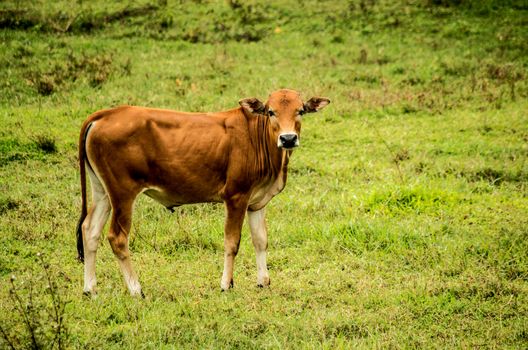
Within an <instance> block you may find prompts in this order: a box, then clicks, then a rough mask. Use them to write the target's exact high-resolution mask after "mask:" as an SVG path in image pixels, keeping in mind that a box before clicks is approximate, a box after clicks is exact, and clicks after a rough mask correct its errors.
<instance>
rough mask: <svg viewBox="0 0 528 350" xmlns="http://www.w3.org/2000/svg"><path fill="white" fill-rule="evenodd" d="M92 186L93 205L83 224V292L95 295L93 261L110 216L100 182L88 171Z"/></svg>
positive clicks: (106, 199)
mask: <svg viewBox="0 0 528 350" xmlns="http://www.w3.org/2000/svg"><path fill="white" fill-rule="evenodd" d="M88 174H89V176H90V183H91V185H92V200H93V205H92V208H91V209H90V213H89V214H88V216H87V217H86V219H85V222H84V223H83V233H84V234H83V240H84V242H83V243H84V292H85V293H88V294H92V295H93V294H95V288H96V285H97V279H96V277H95V260H96V254H97V248H98V246H99V238H100V237H101V231H102V230H103V227H104V225H105V223H106V221H107V220H108V215H109V214H110V201H109V199H108V195H107V194H106V192H105V190H104V188H103V186H102V184H101V182H100V181H99V179H97V177H96V176H95V174H94V173H93V172H92V171H90V170H89V169H88Z"/></svg>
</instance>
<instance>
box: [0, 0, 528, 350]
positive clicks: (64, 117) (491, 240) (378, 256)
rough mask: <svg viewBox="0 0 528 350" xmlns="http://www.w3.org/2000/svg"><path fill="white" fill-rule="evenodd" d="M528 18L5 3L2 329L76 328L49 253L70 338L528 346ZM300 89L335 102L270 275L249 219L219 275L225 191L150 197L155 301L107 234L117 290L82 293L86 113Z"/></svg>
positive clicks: (129, 343)
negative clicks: (218, 197) (202, 198)
mask: <svg viewBox="0 0 528 350" xmlns="http://www.w3.org/2000/svg"><path fill="white" fill-rule="evenodd" d="M66 4H68V5H66ZM527 23H528V8H527V6H526V5H525V3H524V2H523V1H513V0H512V1H506V2H499V1H491V0H489V1H484V2H477V1H447V0H446V1H428V0H423V1H420V0H416V1H398V2H392V1H381V0H380V1H357V2H356V1H348V2H341V1H305V2H303V5H298V2H297V1H289V0H287V1H278V0H276V1H270V2H266V3H257V2H256V1H254V2H253V1H250V2H238V1H226V2H223V1H219V2H213V1H211V2H209V1H182V2H176V1H167V2H164V1H159V2H146V1H134V2H127V3H113V2H108V1H106V2H103V1H92V2H89V3H86V2H76V3H74V4H69V2H65V1H57V2H47V1H39V2H29V1H6V2H3V3H2V4H0V42H1V44H0V46H1V48H2V49H1V53H0V126H1V127H0V326H1V329H2V330H3V331H4V332H5V333H6V334H7V337H8V338H9V339H11V341H13V342H14V345H15V347H16V348H25V347H31V344H30V337H29V335H30V333H29V332H28V331H27V326H26V325H25V324H24V321H23V315H24V314H26V315H30V316H31V317H33V320H34V321H35V322H37V323H36V324H37V327H36V328H37V329H36V334H37V340H38V341H39V342H40V343H41V345H42V346H43V347H45V348H46V347H58V343H57V342H55V343H54V344H53V345H52V341H53V336H54V334H55V333H56V330H54V329H53V326H54V325H55V323H54V322H55V321H54V318H53V317H51V318H50V313H51V314H53V311H52V305H53V303H52V300H51V298H50V294H49V293H48V292H49V291H50V290H55V288H51V289H49V288H48V289H46V286H47V285H48V284H49V281H48V280H47V278H46V275H45V274H46V272H48V273H50V274H51V275H52V277H53V279H52V281H53V283H55V284H56V287H57V292H56V293H57V295H59V296H60V297H61V300H62V301H64V302H66V305H65V311H64V325H65V327H66V331H65V332H64V333H63V334H62V338H61V339H63V343H62V345H64V347H67V348H83V349H86V348H88V349H90V348H93V349H100V348H156V349H157V348H182V347H184V348H235V347H240V348H328V349H330V348H332V349H333V348H453V347H455V348H477V347H478V348H512V349H522V348H526V347H527V346H528V229H527V228H528V216H527V213H528V161H527V159H528V148H527V147H528V146H527V144H528V102H527V101H528V99H527V97H528V83H527V79H526V78H527V68H528V35H527V34H526V30H525V28H526V25H527ZM281 87H289V88H293V89H297V90H299V91H301V92H302V94H303V96H304V97H305V98H309V97H311V95H323V96H328V97H329V98H330V99H331V100H332V104H331V105H330V106H329V107H327V108H326V109H325V110H324V111H323V112H321V113H319V114H315V115H310V116H307V117H306V118H305V120H304V121H303V131H302V142H301V143H302V146H301V148H299V149H298V150H296V151H295V152H294V154H293V157H292V159H291V165H290V174H289V179H288V184H287V186H286V188H285V190H284V192H283V193H281V194H280V195H279V196H277V197H276V198H275V199H274V200H273V201H272V202H271V203H270V205H269V206H268V220H267V221H268V227H269V240H270V242H269V268H270V277H271V280H272V283H271V287H270V288H269V289H258V288H257V287H256V267H255V262H254V252H253V247H252V245H251V240H250V237H249V233H248V228H247V225H245V226H244V229H243V236H242V243H241V249H240V253H239V256H238V257H237V259H236V265H235V288H234V289H233V290H232V291H230V292H229V293H221V292H220V287H219V282H220V276H221V273H222V264H223V252H222V249H223V220H224V209H223V207H222V206H221V205H194V206H185V207H181V208H178V209H177V210H176V212H175V213H174V214H170V213H169V212H168V211H167V210H166V209H164V208H163V207H161V206H159V205H158V204H156V203H155V202H153V201H152V200H150V199H149V198H147V197H140V198H139V199H138V202H137V204H136V210H135V213H134V223H133V229H132V233H131V241H130V246H131V250H132V252H133V262H134V265H135V267H136V270H137V271H138V273H139V276H140V281H141V283H142V286H143V288H144V291H145V293H146V299H144V300H139V299H134V298H131V297H129V296H128V295H127V292H126V288H125V286H124V284H123V282H122V277H121V275H120V271H119V268H118V265H117V263H116V260H115V258H114V256H113V254H112V252H111V249H110V248H109V245H108V243H107V242H106V240H105V239H103V240H102V243H101V248H100V249H99V254H98V264H97V277H98V290H99V294H98V298H97V299H95V300H90V299H88V298H85V297H83V296H82V283H83V281H82V265H81V264H79V263H78V262H76V260H75V257H76V249H75V234H74V231H75V225H76V222H77V219H78V215H79V214H80V184H79V173H78V164H77V163H78V162H77V139H78V132H79V129H80V125H81V123H82V121H83V120H84V119H85V118H86V116H87V115H89V114H90V113H92V112H93V111H96V110H98V109H102V108H108V107H111V106H116V105H120V104H136V105H143V106H153V107H164V108H172V109H176V110H185V111H212V110H224V109H228V108H232V107H235V106H237V101H238V100H239V99H240V98H243V97H252V96H255V97H260V98H261V99H265V98H266V96H267V94H268V93H269V92H270V91H272V90H275V89H278V88H281ZM39 252H40V253H42V254H43V256H42V257H38V256H37V253H39ZM43 261H44V262H45V264H43ZM46 264H47V265H46ZM43 265H46V266H48V265H49V267H47V268H43ZM13 275H14V276H15V277H16V279H15V280H14V282H13V283H14V286H15V289H16V290H17V295H18V296H19V297H20V298H21V301H22V304H21V305H23V306H22V309H23V310H25V312H22V311H21V310H22V309H21V308H20V307H18V308H17V306H16V305H17V304H16V303H14V301H13V294H10V290H11V291H12V290H13V284H11V282H10V278H11V276H13ZM52 287H53V286H52ZM53 295H55V294H53ZM8 345H9V344H7V343H6V342H5V337H0V347H2V348H7V347H8Z"/></svg>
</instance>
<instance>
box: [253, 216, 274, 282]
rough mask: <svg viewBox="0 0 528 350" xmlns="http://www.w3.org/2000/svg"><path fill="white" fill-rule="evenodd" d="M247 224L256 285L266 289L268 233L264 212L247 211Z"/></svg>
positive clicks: (267, 280)
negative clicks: (255, 263) (255, 265)
mask: <svg viewBox="0 0 528 350" xmlns="http://www.w3.org/2000/svg"><path fill="white" fill-rule="evenodd" d="M248 223H249V229H250V231H251V240H252V241H253V246H254V247H255V255H256V262H257V285H259V286H262V287H266V286H269V284H270V278H269V273H268V266H267V263H266V256H267V252H266V249H267V248H268V231H267V229H266V210H265V208H262V209H260V210H257V211H248Z"/></svg>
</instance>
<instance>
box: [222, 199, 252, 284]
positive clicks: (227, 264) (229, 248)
mask: <svg viewBox="0 0 528 350" xmlns="http://www.w3.org/2000/svg"><path fill="white" fill-rule="evenodd" d="M246 208H247V202H246V201H244V200H241V199H238V200H237V201H226V212H227V214H226V222H225V232H224V273H223V275H222V280H221V281H220V287H221V288H222V290H224V291H225V290H228V289H229V288H231V287H233V264H234V261H235V256H236V255H237V253H238V247H239V246H240V233H241V231H242V224H243V223H244V214H245V212H246Z"/></svg>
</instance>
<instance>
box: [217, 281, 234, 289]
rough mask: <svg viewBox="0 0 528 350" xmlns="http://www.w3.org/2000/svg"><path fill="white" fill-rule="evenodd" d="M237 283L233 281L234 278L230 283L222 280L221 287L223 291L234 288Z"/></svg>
mask: <svg viewBox="0 0 528 350" xmlns="http://www.w3.org/2000/svg"><path fill="white" fill-rule="evenodd" d="M234 286H235V284H234V283H233V280H231V281H230V282H229V283H225V284H224V282H223V281H222V283H221V285H220V288H222V292H227V291H228V290H229V289H231V288H233V287H234Z"/></svg>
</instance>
